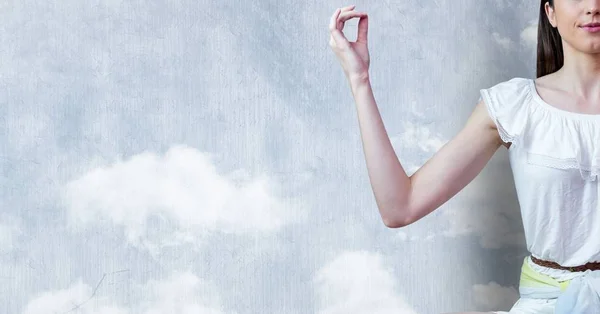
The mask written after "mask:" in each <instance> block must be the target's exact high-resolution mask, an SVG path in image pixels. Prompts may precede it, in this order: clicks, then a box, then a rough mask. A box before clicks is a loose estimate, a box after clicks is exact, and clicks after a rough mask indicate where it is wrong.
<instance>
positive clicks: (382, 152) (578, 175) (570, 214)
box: [329, 0, 600, 314]
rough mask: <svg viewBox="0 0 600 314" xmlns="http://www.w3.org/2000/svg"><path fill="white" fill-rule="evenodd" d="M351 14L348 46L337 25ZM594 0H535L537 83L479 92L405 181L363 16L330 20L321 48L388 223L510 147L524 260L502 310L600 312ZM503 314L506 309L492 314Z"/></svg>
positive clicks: (428, 205) (415, 214) (599, 120)
mask: <svg viewBox="0 0 600 314" xmlns="http://www.w3.org/2000/svg"><path fill="white" fill-rule="evenodd" d="M352 18H359V19H360V20H359V23H358V38H357V40H356V42H349V41H348V40H347V39H346V38H345V37H344V35H343V33H342V29H343V27H344V23H345V22H346V21H347V20H349V19H352ZM596 23H600V0H542V1H541V3H540V15H539V29H538V56H537V60H538V61H537V79H535V80H532V79H525V78H514V79H511V80H509V81H505V82H501V83H499V84H497V85H495V86H493V87H491V88H489V89H483V90H481V99H480V101H479V103H478V104H477V105H476V106H475V109H474V111H473V112H472V114H471V116H470V117H469V119H468V121H467V122H466V125H465V126H464V128H463V129H462V130H461V131H460V132H459V133H458V134H457V135H456V137H455V138H453V139H452V140H451V141H450V142H448V143H447V144H446V145H445V146H443V147H442V148H441V149H440V151H439V152H437V153H436V154H435V155H434V156H433V157H432V158H431V159H430V160H429V161H427V163H425V165H423V166H422V167H421V168H420V169H419V170H418V171H417V172H415V173H414V174H413V175H412V176H410V177H409V176H407V175H406V173H405V171H404V169H403V168H402V165H401V164H400V163H399V161H398V159H397V157H396V155H395V153H394V150H393V148H392V145H391V144H390V141H389V138H388V135H387V134H386V131H385V128H384V125H383V123H382V120H381V116H380V114H379V112H378V109H377V105H376V102H375V99H374V97H373V92H372V90H371V86H370V82H369V73H368V69H369V52H368V48H367V31H368V16H367V14H366V13H363V12H357V11H354V6H349V7H345V8H342V9H338V10H336V12H335V13H334V14H333V16H332V17H331V20H330V26H329V30H330V35H331V36H330V41H329V43H330V46H331V48H332V50H333V51H334V52H335V54H336V56H337V57H338V59H339V61H340V63H341V65H342V68H343V70H344V73H345V74H346V77H347V78H348V81H349V83H350V86H351V90H352V94H353V96H354V100H355V102H356V108H357V112H358V119H359V125H360V132H361V137H362V143H363V148H364V154H365V159H366V163H367V169H368V173H369V179H370V182H371V186H372V189H373V193H374V195H375V198H376V202H377V207H378V209H379V213H380V215H381V217H382V219H383V222H384V223H385V225H386V226H388V227H390V228H399V227H403V226H406V225H409V224H411V223H414V222H415V221H417V220H419V219H421V218H422V217H424V216H425V215H428V214H429V213H431V212H432V211H434V210H435V209H436V208H438V207H439V206H441V205H442V204H444V203H445V202H446V201H448V200H449V199H450V198H452V197H453V196H454V195H456V193H458V192H459V191H460V190H461V189H462V188H463V187H465V186H466V185H467V184H468V183H469V182H471V180H472V179H473V178H474V177H475V176H477V174H478V173H479V172H480V171H481V170H482V168H483V167H484V166H485V165H486V164H487V162H488V161H489V160H490V158H491V157H492V155H493V154H494V152H495V151H496V150H497V149H498V148H499V147H500V146H505V147H506V148H507V149H508V150H509V156H510V162H511V168H512V170H513V176H514V179H515V187H516V189H517V196H518V199H519V204H520V207H521V214H522V217H523V224H524V230H525V238H526V242H527V248H528V251H529V252H530V253H531V255H530V256H528V257H527V258H525V260H524V263H523V267H522V273H521V280H520V284H519V292H520V296H521V298H520V299H519V300H518V302H517V303H516V304H515V305H514V306H513V308H512V309H511V311H510V313H565V314H566V313H569V314H574V313H600V300H599V295H600V275H598V274H599V273H600V272H599V271H596V270H599V269H600V263H598V261H600V209H599V206H600V203H599V199H600V186H599V185H598V174H599V173H600V24H596ZM496 313H503V312H496ZM504 313H506V312H504Z"/></svg>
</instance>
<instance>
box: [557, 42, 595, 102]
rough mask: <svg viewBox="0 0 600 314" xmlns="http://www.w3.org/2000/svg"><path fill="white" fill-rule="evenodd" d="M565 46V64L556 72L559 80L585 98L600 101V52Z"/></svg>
mask: <svg viewBox="0 0 600 314" xmlns="http://www.w3.org/2000/svg"><path fill="white" fill-rule="evenodd" d="M563 47H564V64H563V67H562V68H561V69H560V70H558V71H557V72H556V75H557V79H558V82H560V84H561V85H562V86H563V87H564V88H565V89H568V90H570V91H571V92H573V93H575V94H577V95H580V96H581V97H583V98H584V99H588V100H590V101H593V102H596V101H600V54H589V53H584V52H581V51H577V50H575V49H573V48H572V47H570V46H569V45H563Z"/></svg>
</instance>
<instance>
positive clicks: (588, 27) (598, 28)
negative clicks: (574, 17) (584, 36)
mask: <svg viewBox="0 0 600 314" xmlns="http://www.w3.org/2000/svg"><path fill="white" fill-rule="evenodd" d="M581 28H583V30H585V31H587V32H590V33H596V32H600V23H589V24H585V25H582V26H581Z"/></svg>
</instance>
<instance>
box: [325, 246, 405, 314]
mask: <svg viewBox="0 0 600 314" xmlns="http://www.w3.org/2000/svg"><path fill="white" fill-rule="evenodd" d="M314 282H315V284H316V290H317V294H318V299H319V300H318V301H319V302H320V307H319V310H318V313H319V314H338V313H339V314H342V313H344V314H353V313H356V314H358V313H373V314H387V313H403V314H416V312H415V311H414V310H413V309H412V308H411V306H410V305H408V303H407V302H406V301H405V300H404V298H403V297H402V296H401V295H400V294H398V293H397V292H396V287H395V285H396V282H397V278H395V276H394V274H393V272H392V270H391V269H390V268H389V267H386V266H385V265H384V263H383V260H382V257H381V256H380V255H378V254H373V253H368V252H363V251H361V252H345V253H343V254H341V255H340V256H338V257H337V258H335V259H334V260H333V261H331V262H330V263H329V264H327V265H325V266H324V267H323V268H321V269H320V270H319V271H318V272H317V274H316V276H315V279H314Z"/></svg>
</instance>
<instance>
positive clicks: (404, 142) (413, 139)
mask: <svg viewBox="0 0 600 314" xmlns="http://www.w3.org/2000/svg"><path fill="white" fill-rule="evenodd" d="M403 124H404V131H403V132H402V134H399V135H396V136H392V137H390V140H391V141H392V143H393V144H399V145H401V146H402V147H408V148H415V147H418V148H419V149H420V150H421V151H423V152H425V153H435V152H437V151H438V150H440V148H442V146H444V144H445V143H446V140H444V139H443V138H442V136H441V135H440V134H434V133H433V132H432V131H431V130H430V129H429V128H428V127H426V126H424V125H417V124H414V123H411V122H408V121H404V122H403Z"/></svg>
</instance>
